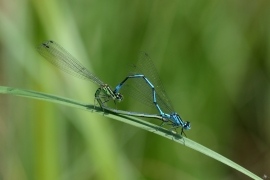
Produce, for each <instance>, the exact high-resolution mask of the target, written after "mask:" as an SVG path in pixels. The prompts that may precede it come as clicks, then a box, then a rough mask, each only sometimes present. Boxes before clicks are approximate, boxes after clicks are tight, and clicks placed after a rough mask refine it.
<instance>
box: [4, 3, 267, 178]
mask: <svg viewBox="0 0 270 180" xmlns="http://www.w3.org/2000/svg"><path fill="white" fill-rule="evenodd" d="M269 10H270V2H269V1H264V0H259V1H241V0H238V1H224V2H219V1H209V0H208V1H201V2H197V1H193V0H191V1H175V0H172V1H169V2H168V1H140V0H139V1H120V0H116V1H91V0H89V1H86V0H78V1H71V0H69V1H62V0H57V1H53V0H40V1H37V0H32V1H27V0H20V1H19V0H10V1H9V0H0V84H1V85H3V86H10V87H18V88H23V89H30V90H35V91H41V92H46V93H51V94H56V95H61V96H66V97H69V98H73V99H77V100H79V101H85V102H89V103H91V104H92V103H93V102H94V92H95V90H96V89H97V86H96V85H95V84H92V83H88V82H85V81H83V80H80V79H76V78H73V77H71V76H70V75H68V74H65V73H62V72H61V71H60V70H58V69H56V68H54V67H53V66H51V65H50V64H49V63H48V62H47V61H45V60H44V59H43V58H42V57H40V56H39V55H38V53H37V52H36V51H35V46H36V45H38V44H40V43H41V42H42V41H44V40H47V39H52V40H55V41H57V42H58V43H59V44H61V45H62V46H63V47H64V48H65V49H68V50H69V52H70V53H71V54H73V55H74V56H75V57H76V58H77V59H78V60H80V61H81V62H82V63H83V64H84V65H85V66H86V67H89V69H90V70H91V71H92V72H93V73H94V74H96V75H97V76H98V77H99V78H100V79H101V80H102V81H104V82H106V83H108V84H110V85H111V86H112V87H114V86H115V85H117V83H119V82H120V81H121V80H122V79H123V78H124V77H125V76H126V74H127V73H126V70H125V65H126V64H127V63H129V62H131V61H135V60H136V55H137V53H138V52H139V51H145V52H148V54H149V55H150V56H151V57H152V59H153V61H154V63H155V65H156V67H157V69H158V71H159V72H160V76H161V79H162V80H163V85H164V86H165V88H166V91H167V94H168V95H169V96H170V99H171V101H172V103H173V105H174V107H175V109H176V111H177V112H178V113H179V114H181V116H182V118H183V119H184V120H188V121H190V122H191V125H192V129H191V130H190V131H188V132H187V135H188V137H189V138H190V139H192V140H194V141H197V142H198V143H200V144H202V145H205V146H206V147H208V148H210V149H213V150H214V151H216V152H218V153H220V154H222V155H224V156H225V157H227V158H229V159H231V160H232V161H234V162H236V163H238V164H240V165H241V166H243V167H245V168H247V169H248V170H250V171H252V172H254V173H255V174H257V175H259V176H261V177H262V176H263V175H264V174H266V175H268V176H269V175H270V168H269V167H270V151H269V143H270V131H269V127H270V121H269V119H270V113H269V112H270V111H269V109H268V108H269V107H270V89H269V75H270V74H269V71H270V61H269V60H270V53H269V52H270V43H269V42H270V23H269V19H270V13H269ZM118 108H119V109H125V110H134V111H144V110H145V108H144V107H143V106H141V105H140V104H139V103H137V102H136V101H134V100H133V99H132V98H130V97H128V96H125V102H123V103H121V104H120V105H118ZM147 111H148V110H147ZM149 112H152V113H156V111H155V110H149ZM153 123H159V122H157V121H153ZM0 147H1V148H0V180H2V179H3V180H13V179H14V180H28V179H29V180H30V179H39V180H47V179H50V180H51V179H61V180H70V179H80V180H84V179H85V180H88V179H102V180H112V179H117V180H119V179H129V180H132V179H147V180H152V179H246V178H247V177H245V176H244V175H242V174H240V173H238V172H236V171H235V170H233V169H231V168H229V167H227V166H225V165H224V164H221V163H220V162H217V161H213V160H212V159H210V158H208V157H206V156H204V155H202V154H200V153H197V152H195V151H190V149H188V148H184V147H180V148H181V151H180V152H179V149H180V148H179V145H178V144H176V143H173V141H168V140H166V139H164V138H160V137H158V136H155V135H154V134H151V133H147V132H144V131H142V130H139V129H135V128H134V127H131V126H128V125H125V124H123V123H117V122H115V121H110V119H108V118H105V117H99V116H96V115H94V114H91V113H87V112H83V111H80V110H76V109H72V108H67V107H62V106H58V105H55V104H52V103H48V102H43V101H36V100H29V99H23V98H18V97H12V96H3V95H1V96H0Z"/></svg>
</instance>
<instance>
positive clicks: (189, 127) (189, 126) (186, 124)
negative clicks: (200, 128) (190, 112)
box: [183, 121, 191, 130]
mask: <svg viewBox="0 0 270 180" xmlns="http://www.w3.org/2000/svg"><path fill="white" fill-rule="evenodd" d="M183 128H184V129H185V130H190V129H191V125H190V122H188V121H187V122H185V123H184V126H183Z"/></svg>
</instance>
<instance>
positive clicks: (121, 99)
mask: <svg viewBox="0 0 270 180" xmlns="http://www.w3.org/2000/svg"><path fill="white" fill-rule="evenodd" d="M115 96H116V100H117V101H118V102H121V101H123V100H124V96H123V95H122V94H120V93H116V94H115Z"/></svg>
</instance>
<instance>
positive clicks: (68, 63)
mask: <svg viewBox="0 0 270 180" xmlns="http://www.w3.org/2000/svg"><path fill="white" fill-rule="evenodd" d="M37 51H38V52H39V54H41V55H42V56H43V57H44V58H45V59H46V60H48V61H49V62H50V63H52V64H53V65H55V66H56V67H58V68H59V69H61V70H63V71H65V72H67V73H69V74H71V75H73V76H75V77H78V78H81V79H84V80H89V81H92V82H93V83H95V84H97V85H98V86H99V88H98V89H97V91H96V93H95V99H96V100H97V102H98V103H99V105H100V106H101V107H104V106H105V105H104V103H106V102H107V101H109V100H114V102H116V101H117V102H121V101H122V100H123V95H122V94H120V93H118V92H114V91H113V90H112V89H111V87H110V86H109V85H108V84H104V83H103V82H102V81H101V80H100V79H99V78H98V77H96V76H95V75H94V74H92V73H91V72H90V71H89V70H88V69H87V68H85V67H84V66H83V65H82V64H81V63H80V62H79V61H78V60H77V59H76V58H74V57H73V56H72V55H71V54H70V53H68V52H67V51H66V50H65V49H64V48H63V47H61V46H60V45H59V44H57V43H56V42H55V41H51V40H49V41H46V42H43V43H42V44H41V45H39V46H37Z"/></svg>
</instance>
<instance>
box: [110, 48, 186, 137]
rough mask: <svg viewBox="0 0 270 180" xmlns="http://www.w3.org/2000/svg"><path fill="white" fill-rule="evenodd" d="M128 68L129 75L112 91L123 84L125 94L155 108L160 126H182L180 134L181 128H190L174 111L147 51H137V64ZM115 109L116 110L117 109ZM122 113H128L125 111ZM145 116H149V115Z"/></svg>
mask: <svg viewBox="0 0 270 180" xmlns="http://www.w3.org/2000/svg"><path fill="white" fill-rule="evenodd" d="M129 70H130V74H129V76H127V77H126V78H125V79H124V80H123V81H122V82H121V83H120V84H119V85H118V86H117V87H116V88H115V90H114V91H113V93H118V92H119V90H120V89H121V88H122V87H123V85H125V86H126V88H127V91H126V93H127V94H129V95H131V96H132V97H133V98H135V99H137V100H138V101H140V102H142V103H144V104H146V105H147V106H150V107H153V108H156V109H157V110H158V112H159V115H160V117H161V118H162V120H163V122H162V124H161V126H162V125H163V124H169V125H172V126H173V127H172V128H171V129H176V128H179V127H182V130H181V134H183V133H184V131H183V130H189V129H191V125H190V122H188V121H186V122H185V121H183V120H182V118H181V117H180V116H179V115H178V114H177V113H176V112H175V111H174V108H173V106H172V105H171V103H170V101H169V99H168V98H167V95H166V93H165V90H164V87H163V85H162V82H161V80H160V78H159V75H158V72H157V70H156V68H155V66H154V63H153V62H152V60H151V58H150V57H149V55H148V54H147V53H145V52H141V53H139V58H138V62H137V64H136V65H135V64H132V65H130V66H129ZM128 79H132V80H130V81H129V82H131V85H127V83H126V82H127V80H128ZM115 111H116V112H117V110H115ZM122 113H123V114H128V113H126V111H124V112H122ZM129 115H133V116H143V115H142V114H136V113H133V112H132V113H131V114H129ZM155 116H156V115H155ZM145 117H149V115H148V116H145ZM156 117H157V116H156Z"/></svg>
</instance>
